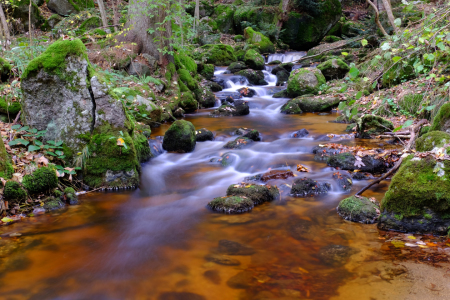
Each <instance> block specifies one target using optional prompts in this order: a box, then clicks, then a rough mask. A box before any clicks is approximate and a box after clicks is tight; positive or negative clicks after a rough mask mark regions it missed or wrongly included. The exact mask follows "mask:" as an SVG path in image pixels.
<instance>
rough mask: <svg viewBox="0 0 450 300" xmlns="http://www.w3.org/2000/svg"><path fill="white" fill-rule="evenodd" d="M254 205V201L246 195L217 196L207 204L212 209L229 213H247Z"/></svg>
mask: <svg viewBox="0 0 450 300" xmlns="http://www.w3.org/2000/svg"><path fill="white" fill-rule="evenodd" d="M254 206H255V205H254V203H253V201H252V200H251V199H249V198H247V197H245V196H244V197H240V196H225V197H217V198H214V200H212V201H211V202H209V203H208V204H207V205H206V207H208V208H209V209H211V210H212V211H216V212H221V213H227V214H240V213H245V212H247V211H250V210H252V209H253V207H254Z"/></svg>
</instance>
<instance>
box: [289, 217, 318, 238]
mask: <svg viewBox="0 0 450 300" xmlns="http://www.w3.org/2000/svg"><path fill="white" fill-rule="evenodd" d="M311 226H312V222H311V221H307V220H303V219H298V220H292V221H290V222H289V224H288V229H287V230H288V233H289V235H290V236H292V237H293V238H294V239H296V240H299V241H301V240H307V239H309V238H311V235H310V230H311Z"/></svg>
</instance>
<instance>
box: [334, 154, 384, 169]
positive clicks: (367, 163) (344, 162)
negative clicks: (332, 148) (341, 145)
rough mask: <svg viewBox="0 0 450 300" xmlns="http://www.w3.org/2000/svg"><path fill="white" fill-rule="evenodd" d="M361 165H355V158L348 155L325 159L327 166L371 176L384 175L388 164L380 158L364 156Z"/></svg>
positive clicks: (337, 155)
mask: <svg viewBox="0 0 450 300" xmlns="http://www.w3.org/2000/svg"><path fill="white" fill-rule="evenodd" d="M361 162H362V165H358V164H355V163H356V157H355V156H354V155H353V154H351V153H349V152H344V153H339V154H336V155H332V156H329V157H328V158H327V165H329V166H330V167H334V168H338V169H340V170H347V171H355V170H359V171H361V172H368V173H371V174H380V173H384V172H385V171H386V170H387V169H388V168H389V167H391V164H390V163H387V162H385V161H384V160H383V159H382V158H377V157H375V156H369V155H367V156H364V157H362V158H361Z"/></svg>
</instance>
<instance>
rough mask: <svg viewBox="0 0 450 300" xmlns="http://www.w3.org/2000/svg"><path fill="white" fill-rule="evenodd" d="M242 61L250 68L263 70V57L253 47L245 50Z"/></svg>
mask: <svg viewBox="0 0 450 300" xmlns="http://www.w3.org/2000/svg"><path fill="white" fill-rule="evenodd" d="M244 63H245V64H246V65H247V66H248V67H249V68H250V69H253V70H264V63H265V62H264V58H263V57H262V56H261V54H259V53H258V52H257V51H256V50H254V49H250V50H247V52H245V56H244Z"/></svg>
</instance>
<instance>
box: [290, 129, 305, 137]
mask: <svg viewBox="0 0 450 300" xmlns="http://www.w3.org/2000/svg"><path fill="white" fill-rule="evenodd" d="M308 134H309V131H308V130H306V129H305V128H302V129H300V130H298V131H296V132H294V133H292V134H291V137H293V138H302V137H305V136H307V135H308Z"/></svg>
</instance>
